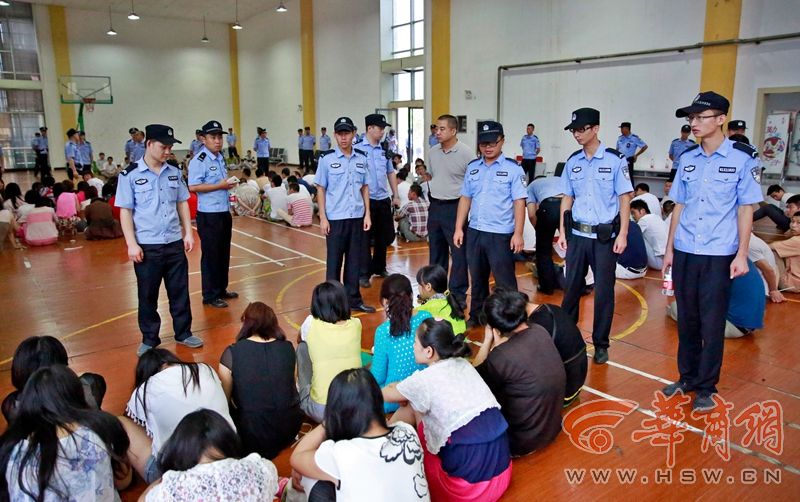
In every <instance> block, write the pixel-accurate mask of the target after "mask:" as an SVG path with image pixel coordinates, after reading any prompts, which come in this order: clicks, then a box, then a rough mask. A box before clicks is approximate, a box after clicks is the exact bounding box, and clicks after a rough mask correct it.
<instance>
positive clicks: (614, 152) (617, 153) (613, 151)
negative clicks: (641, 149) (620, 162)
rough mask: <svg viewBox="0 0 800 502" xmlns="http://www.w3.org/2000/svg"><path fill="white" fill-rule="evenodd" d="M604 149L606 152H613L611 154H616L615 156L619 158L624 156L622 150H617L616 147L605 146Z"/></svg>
mask: <svg viewBox="0 0 800 502" xmlns="http://www.w3.org/2000/svg"><path fill="white" fill-rule="evenodd" d="M606 151H607V152H608V153H611V154H613V155H616V156H617V157H619V158H621V159H624V158H625V154H624V153H622V152H620V151H619V150H617V149H614V148H606Z"/></svg>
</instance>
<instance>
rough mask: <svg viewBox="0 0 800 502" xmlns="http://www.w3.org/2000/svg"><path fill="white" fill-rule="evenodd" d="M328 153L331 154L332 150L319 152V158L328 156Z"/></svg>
mask: <svg viewBox="0 0 800 502" xmlns="http://www.w3.org/2000/svg"><path fill="white" fill-rule="evenodd" d="M329 153H333V150H324V151H322V152H319V157H320V158H322V157H324V156H326V155H328V154H329Z"/></svg>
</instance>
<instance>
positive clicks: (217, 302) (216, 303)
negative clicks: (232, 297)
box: [203, 298, 228, 309]
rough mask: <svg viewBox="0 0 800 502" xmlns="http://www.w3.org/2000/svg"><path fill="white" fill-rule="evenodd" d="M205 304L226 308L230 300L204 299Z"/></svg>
mask: <svg viewBox="0 0 800 502" xmlns="http://www.w3.org/2000/svg"><path fill="white" fill-rule="evenodd" d="M203 305H208V306H209V307H214V308H218V309H224V308H226V307H227V306H228V302H226V301H225V300H223V299H222V298H217V299H216V300H211V301H209V302H207V301H205V300H203Z"/></svg>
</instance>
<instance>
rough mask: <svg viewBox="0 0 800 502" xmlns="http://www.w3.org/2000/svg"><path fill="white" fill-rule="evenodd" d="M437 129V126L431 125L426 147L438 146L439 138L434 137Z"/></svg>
mask: <svg viewBox="0 0 800 502" xmlns="http://www.w3.org/2000/svg"><path fill="white" fill-rule="evenodd" d="M437 129H438V126H437V125H436V124H431V133H430V135H429V136H428V146H435V145H438V144H439V138H438V137H437V136H436V130H437ZM456 129H458V128H456Z"/></svg>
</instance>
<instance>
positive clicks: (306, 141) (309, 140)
mask: <svg viewBox="0 0 800 502" xmlns="http://www.w3.org/2000/svg"><path fill="white" fill-rule="evenodd" d="M316 142H317V138H315V137H314V135H313V134H309V135H305V134H303V135H302V136H300V149H301V150H313V149H314V144H316Z"/></svg>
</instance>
